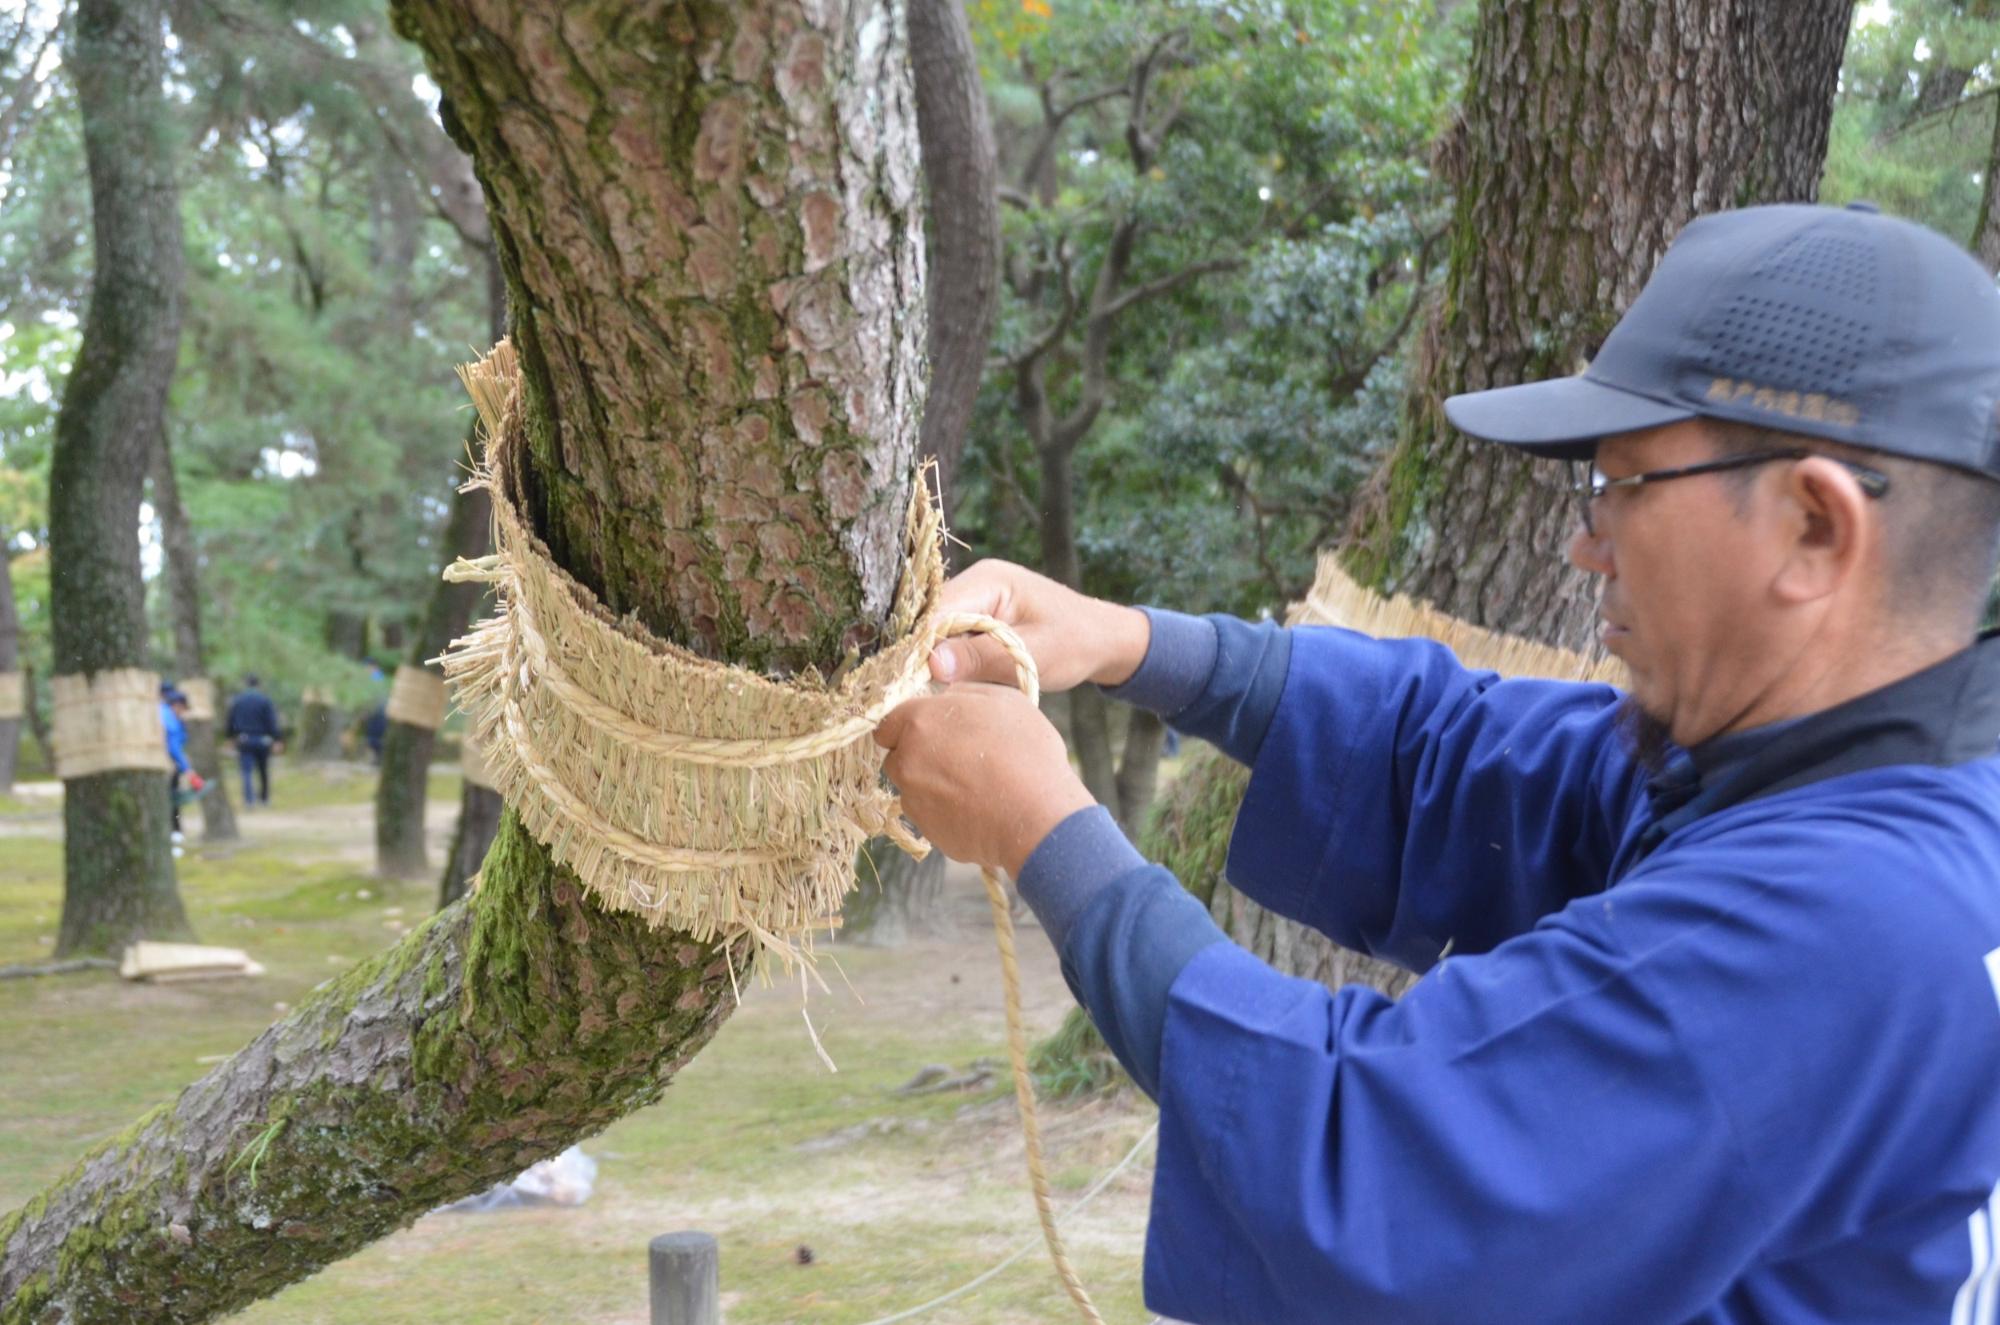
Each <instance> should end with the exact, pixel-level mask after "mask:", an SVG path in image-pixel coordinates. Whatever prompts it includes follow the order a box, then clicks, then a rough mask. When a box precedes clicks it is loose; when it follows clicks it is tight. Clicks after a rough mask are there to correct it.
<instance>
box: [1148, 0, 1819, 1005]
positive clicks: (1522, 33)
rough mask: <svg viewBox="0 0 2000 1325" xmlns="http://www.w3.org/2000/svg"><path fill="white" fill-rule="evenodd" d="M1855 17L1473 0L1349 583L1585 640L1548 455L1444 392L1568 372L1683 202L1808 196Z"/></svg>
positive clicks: (1233, 800) (1304, 954) (1239, 904)
mask: <svg viewBox="0 0 2000 1325" xmlns="http://www.w3.org/2000/svg"><path fill="white" fill-rule="evenodd" d="M1851 8H1852V6H1851V4H1850V3H1848V0H1811V2H1810V3H1802V4H1798V5H1790V6H1782V7H1780V6H1772V5H1764V4H1760V3H1757V2H1756V0H1614V2H1612V3H1606V4H1602V5H1595V6H1582V7H1578V6H1561V7H1558V6H1556V5H1554V4H1548V3H1524V2H1522V0H1488V3H1486V4H1485V5H1484V6H1483V7H1482V9H1481V11H1480V19H1479V29H1478V33H1477V35H1476V37H1475V40H1474V48H1473V64H1472V74H1471V78H1470V80H1469V85H1468V87H1467V89H1466V94H1465V101H1464V119H1463V122H1462V123H1461V124H1459V125H1458V126H1456V127H1455V128H1454V130H1453V131H1451V132H1450V133H1449V134H1448V135H1447V140H1446V142H1445V143H1444V145H1443V146H1442V147H1441V149H1440V156H1441V157H1442V164H1443V167H1444V169H1445V170H1446V172H1447V173H1448V175H1449V176H1450V177H1451V180H1452V182H1453V185H1454V187H1455V189H1456V191H1457V197H1458V211H1457V215H1456V218H1455V220H1454V230H1453V235H1452V239H1451V250H1450V251H1451V255H1452V256H1451V265H1450V270H1449V273H1448V276H1447V278H1446V283H1445V288H1444V291H1443V296H1442V298H1441V299H1440V301H1439V302H1438V303H1437V304H1436V305H1435V306H1434V308H1433V309H1432V310H1431V316H1430V317H1429V319H1428V320H1427V325H1426V327H1425V329H1424V331H1423V333H1422V339H1421V341H1420V343H1419V345H1418V347H1417V355H1416V363H1415V368H1414V371H1413V373H1412V375H1411V379H1410V390H1409V393H1408V395H1407V396H1406V398H1405V402H1404V414H1403V425H1402V435H1401V437H1400V439H1399V443H1398V446H1397V449H1396V451H1395V453H1394V454H1393V455H1392V456H1391V457H1390V459H1389V461H1388V462H1387V464H1386V465H1385V466H1384V469H1383V471H1382V472H1381V473H1380V474H1378V475H1377V476H1376V479H1375V486H1376V493H1375V497H1374V500H1373V501H1372V502H1371V503H1369V504H1367V506H1366V507H1365V509H1364V512H1363V518H1362V519H1361V520H1360V521H1359V522H1358V527H1357V535H1358V541H1357V543H1356V544H1355V545H1354V546H1353V547H1352V548H1351V549H1350V556H1349V561H1350V563H1351V565H1352V566H1353V568H1354V569H1355V571H1356V572H1357V576H1358V578H1361V579H1362V580H1363V581H1364V582H1372V583H1375V584H1377V585H1378V586H1380V587H1382V588H1384V589H1385V590H1394V591H1401V592H1405V593H1410V594H1412V595H1414V596H1416V597H1418V598H1422V599H1427V600H1429V601H1431V602H1434V603H1437V604H1438V605H1440V606H1441V607H1443V608H1445V609H1446V610H1447V611H1450V612H1452V613H1453V614H1455V615H1457V616H1460V617H1462V618H1465V619H1467V620H1470V621H1473V622H1476V623H1477V624H1480V625H1485V626H1491V627H1494V628H1497V629H1500V630H1507V631H1511V632H1513V633H1515V634H1519V635H1525V636H1529V637H1531V638H1535V639H1540V640H1543V641H1545V642H1549V643H1556V644H1566V645H1569V646H1570V647H1574V648H1579V649H1582V650H1589V649H1591V648H1593V647H1594V642H1595V632H1594V629H1593V626H1594V618H1595V612H1596V605H1597V600H1596V592H1595V589H1594V587H1593V585H1592V584H1591V582H1590V581H1589V580H1588V578H1587V577H1585V576H1583V575H1582V574H1581V573H1579V572H1577V571H1574V570H1573V569H1571V568H1570V567H1569V566H1568V565H1567V563H1566V562H1565V560H1564V553H1563V549H1564V546H1565V545H1566V543H1567V541H1568V539H1569V536H1570V534H1571V533H1572V532H1573V531H1572V529H1571V523H1570V522H1571V519H1572V516H1571V513H1570V512H1571V506H1570V503H1569V502H1568V500H1567V496H1566V494H1565V493H1563V492H1562V490H1561V489H1560V487H1559V484H1560V483H1561V482H1562V481H1563V478H1564V477H1565V476H1563V475H1562V474H1561V473H1560V472H1559V471H1560V467H1559V466H1555V465H1550V464H1546V463H1544V464H1541V465H1539V466H1537V465H1535V464H1533V463H1531V462H1527V461H1523V460H1520V459H1517V458H1516V457H1514V456H1512V455H1511V454H1509V453H1508V452H1506V451H1504V450H1502V449H1501V448H1498V447H1494V446H1488V445H1485V444H1482V443H1476V442H1470V441H1468V440H1466V439H1464V438H1462V437H1459V436H1458V435H1456V434H1455V433H1454V432H1453V431H1452V430H1451V429H1450V427H1449V426H1448V425H1447V424H1446V422H1445V419H1444V414H1443V408H1442V402H1443V400H1444V397H1446V396H1447V395H1450V394H1452V393H1454V392H1458V391H1466V390H1475V389H1478V388H1481V387H1486V386H1497V385H1503V384H1506V383H1510V382H1517V381H1525V380H1530V379H1534V378H1539V377H1545V376H1555V375H1561V374H1566V373H1569V372H1572V371H1574V370H1575V368H1576V367H1577V365H1578V363H1579V362H1580V361H1581V360H1584V359H1586V358H1587V357H1588V356H1589V355H1591V354H1593V353H1595V351H1596V348H1597V346H1598V344H1599V343H1600V342H1601V341H1602V340H1603V338H1604V335H1605V334H1606V333H1607V332H1608V331H1609V330H1610V328H1611V326H1612V324H1613V323H1615V322H1616V321H1617V320H1618V317H1619V315H1620V314H1621V313H1622V312H1623V311H1624V309H1625V307H1626V306H1627V305H1628V304H1629V303H1630V302H1631V300H1632V298H1633V297H1634V296H1635V295H1636V294H1637V293H1638V292H1639V288H1640V286H1642V285H1643V284H1645V280H1646V277H1647V276H1648V275H1649V274H1650V273H1651V272H1652V269H1653V265H1654V264H1655V263H1656V262H1657V261H1658V260H1659V257H1660V255H1661V254H1662V253H1664V252H1665V251H1666V246H1667V243H1668V242H1669V241H1670V240H1671V239H1672V238H1673V236H1674V235H1675V234H1676V233H1677V232H1678V231H1679V229H1680V227H1681V226H1682V225H1683V224H1685V223H1686V222H1687V221H1688V220H1690V219H1692V218H1693V217H1694V216H1697V215H1699V214H1701V213H1704V212H1710V211H1714V210H1717V209H1719V208H1726V207H1735V206H1744V205H1749V204H1752V203H1760V202H1778V201H1786V200H1796V199H1802V198H1811V197H1813V196H1814V194H1815V190H1816V187H1817V183H1818V179H1819V172H1820V165H1821V161H1822V158H1823V157H1824V154H1825V150H1826V138H1827V126H1828V123H1829V121H1830V118H1831V116H1832V109H1833V91H1834V86H1835V82H1836V79H1837V77H1838V74H1839V70H1840V58H1841V52H1842V49H1843V46H1844V44H1845V41H1846V35H1847V25H1848V17H1849V10H1850V9H1851ZM1182 783H1183V784H1185V785H1177V786H1176V789H1175V790H1176V794H1175V796H1174V798H1173V805H1172V806H1171V807H1168V808H1167V809H1165V810H1164V811H1163V820H1164V821H1165V824H1164V826H1163V828H1162V831H1164V832H1167V833H1170V834H1173V835H1176V836H1178V837H1181V838H1183V839H1185V840H1188V841H1190V842H1197V841H1209V842H1212V843H1215V844H1217V846H1216V850H1217V851H1218V852H1219V851H1220V849H1221V844H1226V842H1227V840H1228V833H1229V829H1230V826H1231V825H1232V824H1233V822H1234V820H1235V817H1236V808H1237V806H1238V804H1240V802H1241V798H1242V787H1243V785H1244V778H1243V777H1242V776H1241V775H1240V774H1237V773H1233V772H1231V771H1229V770H1227V769H1224V768H1222V767H1220V766H1219V765H1218V764H1210V765H1209V766H1207V767H1205V768H1202V769H1200V770H1199V771H1197V770H1196V769H1194V768H1190V769H1188V770H1186V771H1184V772H1183V774H1182ZM1209 793H1212V794H1209ZM1215 860H1216V863H1215V866H1214V871H1213V875H1212V876H1211V877H1213V878H1215V879H1216V880H1218V881H1219V880H1220V855H1219V854H1218V855H1217V856H1216V858H1215ZM1182 877H1183V878H1184V879H1187V876H1186V875H1183V876H1182ZM1190 882H1191V883H1192V882H1193V881H1192V880H1191V881H1190ZM1198 891H1199V888H1198ZM1203 895H1204V896H1205V897H1206V898H1207V899H1208V901H1209V906H1210V910H1211V912H1212V913H1213V914H1214V915H1215V916H1216V918H1217V920H1218V922H1219V923H1221V924H1222V926H1223V928H1224V929H1225V930H1226V931H1227V932H1228V933H1229V934H1230V935H1231V937H1233V938H1235V939H1236V940H1237V941H1238V942H1239V943H1242V944H1244V945H1245V946H1246V947H1249V948H1251V949H1252V950H1253V951H1255V952H1257V953H1258V954H1259V955H1260V956H1263V957H1264V958H1265V959H1266V960H1268V961H1271V962H1272V963H1273V964H1274V965H1277V966H1279V967H1280V968H1281V969H1285V970H1289V971H1292V972H1294V973H1296V974H1301V975H1307V976H1311V977H1312V978H1315V979H1320V980H1323V981H1327V982H1329V983H1336V982H1344V981H1348V980H1352V979H1364V980H1366V981H1367V982H1368V983H1370V984H1375V985H1377V986H1378V987H1382V988H1389V989H1395V988H1399V987H1401V985H1403V984H1406V983H1407V982H1408V977H1407V976H1406V975H1404V974H1403V973H1401V972H1397V971H1394V970H1393V969H1392V968H1388V967H1383V966H1380V965H1379V964H1377V963H1371V962H1367V961H1366V959H1364V958H1360V957H1358V956H1357V955H1356V954H1353V953H1347V952H1344V951H1342V950H1341V949H1339V948H1338V947H1337V946H1336V945H1334V944H1333V943H1332V942H1331V941H1329V940H1327V939H1325V938H1324V937H1323V936H1321V935H1319V934H1316V933H1313V932H1311V931H1308V930H1305V929H1302V928H1301V927H1299V926H1297V925H1293V924H1291V923H1290V922H1288V921H1284V920H1280V919H1279V918H1277V917H1275V916H1272V915H1270V914H1269V913H1268V912H1266V911H1264V910H1263V909H1262V908H1261V907H1258V906H1256V905H1255V904H1254V903H1252V902H1250V901H1249V900H1248V899H1246V898H1244V897H1242V896H1241V895H1239V894H1237V893H1235V892H1234V890H1233V889H1230V888H1228V886H1227V884H1226V883H1220V882H1218V884H1217V886H1216V887H1215V888H1213V889H1212V890H1210V891H1208V892H1205V893H1203ZM1356 963H1360V965H1358V966H1357V965H1356Z"/></svg>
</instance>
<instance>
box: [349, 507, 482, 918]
mask: <svg viewBox="0 0 2000 1325" xmlns="http://www.w3.org/2000/svg"><path fill="white" fill-rule="evenodd" d="M492 518H493V517H492V509H491V507H490V505H489V504H488V499H487V495H486V489H484V488H472V489H469V490H466V491H461V492H456V493H453V494H452V500H451V520H450V523H449V524H448V525H447V526H446V528H445V535H444V548H445V550H446V555H447V558H449V557H451V556H461V557H483V556H485V555H486V553H487V551H488V543H489V541H490V539H491V535H492V531H491V525H492ZM483 591H484V586H483V585H480V584H477V583H474V582H472V581H470V580H465V581H459V582H457V583H453V582H450V581H447V580H443V579H440V580H439V581H438V582H437V584H436V585H435V586H434V587H433V588H432V589H431V600H430V603H429V605H428V606H426V608H425V609H424V621H423V627H422V629H421V630H419V631H418V632H417V638H416V642H415V644H414V646H413V647H412V648H411V649H410V652H409V657H408V662H409V664H410V665H411V666H412V667H422V668H424V669H425V670H427V671H429V672H430V673H431V674H432V675H434V676H437V677H439V679H440V680H442V679H443V677H442V673H441V671H440V670H439V669H438V668H437V667H436V666H434V665H432V664H431V662H430V660H431V659H433V658H435V657H437V656H438V655H439V654H441V653H443V652H444V651H445V648H446V646H448V645H449V644H450V643H451V642H452V641H453V640H454V639H456V638H458V636H460V635H463V634H464V633H465V628H466V625H467V624H468V623H469V622H470V621H471V620H472V610H473V608H474V607H476V606H477V605H478V603H479V600H480V598H481V596H482V594H483ZM436 746H437V732H436V731H434V730H432V729H431V728H428V727H419V726H417V725H416V724H414V723H408V722H391V723H390V724H389V729H388V731H387V732H385V733H384V734H383V737H382V771H381V776H380V777H379V778H378V779H377V781H376V783H375V871H376V873H378V874H381V875H383V876H385V877H388V878H399V879H410V878H416V877H418V876H420V875H423V874H425V873H427V872H429V869H430V864H429V858H428V855H427V853H426V852H425V850H424V805H425V802H426V801H427V800H428V799H429V795H428V792H429V782H430V769H431V753H432V751H433V750H434V749H435V748H436Z"/></svg>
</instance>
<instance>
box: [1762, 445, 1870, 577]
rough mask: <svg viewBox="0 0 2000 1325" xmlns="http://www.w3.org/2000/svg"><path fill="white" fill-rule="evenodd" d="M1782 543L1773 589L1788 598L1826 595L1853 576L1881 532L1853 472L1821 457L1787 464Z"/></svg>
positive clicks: (1781, 519)
mask: <svg viewBox="0 0 2000 1325" xmlns="http://www.w3.org/2000/svg"><path fill="white" fill-rule="evenodd" d="M1779 500H1780V502H1781V504H1782V507H1781V516H1780V521H1779V528H1780V530H1781V531H1782V532H1781V534H1780V535H1779V536H1781V537H1784V538H1785V539H1786V541H1787V547H1786V548H1785V551H1784V560H1783V564H1782V565H1781V566H1780V567H1779V570H1778V575H1777V578H1776V579H1775V580H1774V581H1773V583H1772V588H1773V589H1774V590H1775V591H1776V592H1777V593H1778V595H1779V596H1780V597H1781V598H1782V599H1784V600H1785V601H1787V602H1792V603H1808V602H1813V601H1815V600H1817V599H1821V598H1826V597H1829V596H1831V595H1832V594H1834V593H1835V592H1837V591H1838V590H1839V589H1840V587H1841V586H1842V585H1844V584H1846V583H1848V582H1849V581H1851V580H1852V579H1853V577H1854V576H1855V575H1856V574H1857V573H1858V572H1859V570H1860V568H1861V566H1862V563H1863V561H1864V559H1865V558H1866V557H1867V556H1868V555H1869V553H1870V552H1871V550H1872V549H1873V548H1874V547H1876V546H1877V545H1878V544H1879V543H1880V541H1881V536H1882V531H1881V522H1880V516H1879V514H1878V513H1877V512H1876V511H1874V510H1873V509H1871V508H1872V506H1873V503H1872V502H1871V501H1870V500H1869V497H1868V494H1867V493H1865V492H1863V491H1862V490H1861V484H1860V483H1859V482H1858V481H1857V480H1856V479H1855V477H1854V473H1853V471H1852V470H1850V469H1848V468H1847V467H1846V466H1845V465H1843V464H1841V463H1840V462H1839V461H1837V460H1830V459H1828V458H1827V457H1825V456H1817V455H1816V456H1808V457H1806V458H1805V459H1803V460H1800V461H1797V462H1796V463H1794V464H1792V465H1791V466H1789V467H1788V469H1787V472H1786V476H1785V481H1784V488H1783V490H1782V492H1781V494H1780V498H1779Z"/></svg>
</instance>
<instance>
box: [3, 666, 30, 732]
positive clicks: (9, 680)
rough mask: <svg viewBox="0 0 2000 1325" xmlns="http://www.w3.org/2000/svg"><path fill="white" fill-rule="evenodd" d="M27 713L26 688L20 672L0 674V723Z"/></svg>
mask: <svg viewBox="0 0 2000 1325" xmlns="http://www.w3.org/2000/svg"><path fill="white" fill-rule="evenodd" d="M27 711H28V705H27V686H26V684H25V681H24V678H23V676H22V674H21V673H20V672H0V722H3V721H5V720H6V719H8V718H18V717H21V716H22V715H24V714H25V713H26V712H27Z"/></svg>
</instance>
